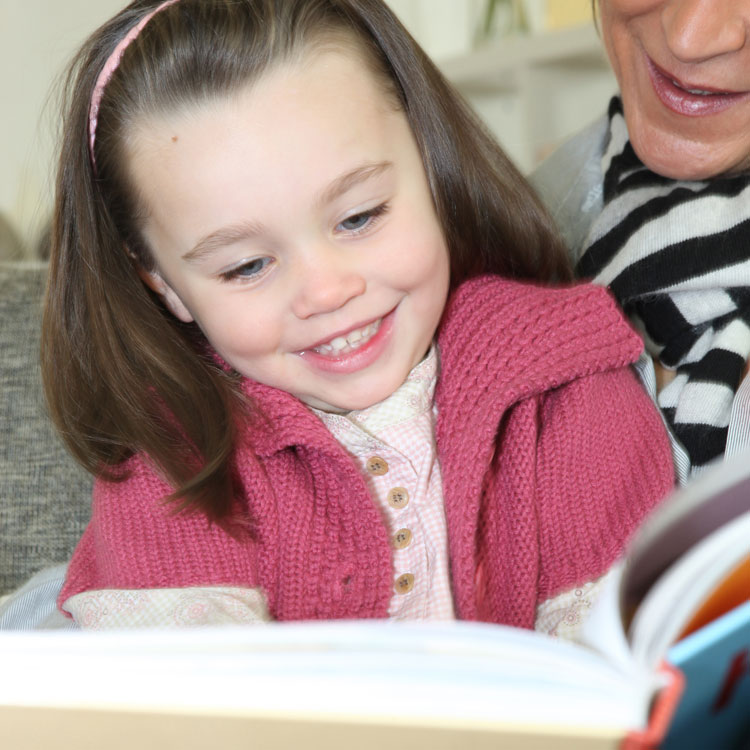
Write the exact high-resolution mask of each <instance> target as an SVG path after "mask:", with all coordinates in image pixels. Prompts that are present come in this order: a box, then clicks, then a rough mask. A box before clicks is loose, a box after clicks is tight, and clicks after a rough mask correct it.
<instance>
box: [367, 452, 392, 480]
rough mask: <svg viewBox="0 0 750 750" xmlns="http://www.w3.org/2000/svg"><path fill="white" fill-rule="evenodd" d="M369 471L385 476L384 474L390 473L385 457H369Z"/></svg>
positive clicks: (377, 475)
mask: <svg viewBox="0 0 750 750" xmlns="http://www.w3.org/2000/svg"><path fill="white" fill-rule="evenodd" d="M367 471H369V472H370V474H374V475H375V476H376V477H380V476H383V474H387V473H388V463H387V461H386V460H385V459H384V458H380V456H372V457H371V458H368V459H367Z"/></svg>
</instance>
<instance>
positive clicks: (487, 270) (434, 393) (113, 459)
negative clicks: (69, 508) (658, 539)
mask: <svg viewBox="0 0 750 750" xmlns="http://www.w3.org/2000/svg"><path fill="white" fill-rule="evenodd" d="M70 86H71V96H70V102H71V104H70V110H69V112H68V115H67V119H66V122H65V135H64V144H63V149H62V156H61V161H60V173H59V179H58V186H57V211H56V220H55V232H54V234H55V241H54V251H53V255H52V259H51V265H50V278H49V289H48V295H47V305H46V314H45V322H44V343H43V361H44V365H43V366H44V372H45V381H46V389H47V395H48V400H49V403H50V408H51V412H52V414H53V417H54V419H55V421H56V423H57V426H58V428H59V429H60V431H61V433H62V435H63V436H64V438H65V440H66V441H67V443H68V445H69V447H70V449H71V450H72V452H73V454H74V455H75V456H76V457H77V458H78V459H79V460H80V461H81V462H82V463H83V464H84V465H85V466H86V467H88V468H89V469H90V470H91V471H92V472H94V473H95V474H96V475H97V476H98V481H97V483H96V486H95V490H94V499H93V515H92V520H91V523H90V526H89V527H88V529H87V531H86V532H85V534H84V536H83V538H82V540H81V542H80V544H79V546H78V548H77V550H76V552H75V554H74V557H73V559H72V561H71V563H70V566H69V569H68V575H67V580H66V582H65V585H64V587H63V590H62V592H61V595H60V598H59V605H60V606H61V608H63V610H64V611H66V612H67V613H69V614H70V615H72V616H73V617H74V618H75V619H76V621H77V622H78V623H79V624H81V625H83V626H89V627H106V626H113V625H120V626H121V625H136V624H169V623H172V624H175V623H178V624H179V623H186V622H225V621H233V622H243V621H253V620H269V619H274V620H291V619H311V618H312V619H314V618H364V617H369V618H373V617H375V618H385V617H392V618H452V617H460V618H466V619H481V620H486V621H491V622H498V623H508V624H512V625H518V626H523V627H533V626H534V625H535V622H536V623H537V625H538V624H539V622H540V621H541V619H543V617H547V618H549V617H550V616H551V613H553V612H554V611H556V610H558V609H559V608H560V604H561V600H560V598H559V597H560V596H561V595H562V596H563V597H566V596H570V597H572V598H573V599H575V596H576V594H575V593H571V594H568V593H566V592H571V591H573V592H576V591H577V592H578V593H579V594H580V591H581V590H585V589H581V588H576V587H580V586H582V585H583V584H585V583H586V582H590V581H593V580H594V579H597V578H598V577H599V576H601V575H602V574H604V573H605V572H606V571H607V569H608V568H609V566H610V565H611V564H612V562H613V561H614V560H615V559H616V558H617V556H618V555H619V554H620V552H621V551H622V549H623V545H624V544H625V542H626V541H627V539H628V537H629V536H630V534H631V533H632V531H633V530H634V528H635V527H636V526H637V524H638V523H639V522H640V520H641V519H642V518H643V516H644V515H645V514H646V513H647V512H648V511H649V509H650V508H652V507H653V506H654V505H655V504H656V503H657V502H658V500H659V499H660V498H661V497H662V496H663V495H664V494H665V493H666V492H667V491H668V490H669V489H670V487H671V484H672V470H671V459H670V453H669V445H668V442H667V438H666V435H665V433H664V430H663V428H662V424H661V421H660V418H659V416H658V414H657V413H656V411H655V410H654V408H653V406H652V405H651V403H650V401H649V399H648V397H647V396H646V395H645V393H643V392H642V391H641V388H640V386H639V385H638V383H637V382H636V380H635V379H634V377H633V375H632V373H631V372H630V370H629V368H628V364H629V363H630V362H632V361H634V360H635V359H636V358H637V357H638V354H639V352H640V350H641V348H642V347H641V342H640V340H639V339H638V337H637V336H636V335H635V334H634V333H633V332H632V331H631V329H630V328H629V327H628V325H627V324H626V323H625V322H624V321H623V319H622V318H621V316H620V314H619V313H618V312H617V310H616V307H615V305H614V304H613V302H612V301H611V300H610V298H609V297H608V295H607V293H606V292H605V291H604V290H602V289H600V288H594V287H591V286H578V287H572V288H566V289H560V290H552V289H547V288H543V287H542V286H539V285H534V284H531V283H528V281H529V280H540V281H545V280H553V279H554V280H558V281H559V280H563V279H566V278H567V277H568V270H567V267H566V265H565V261H564V260H563V259H564V255H565V253H564V250H563V249H562V247H561V246H560V243H559V242H558V240H557V239H556V237H555V235H554V234H553V232H552V230H551V228H550V223H549V221H548V220H547V218H546V217H545V215H544V214H543V212H542V210H541V209H540V207H539V204H538V202H537V200H536V199H535V198H534V196H533V194H532V193H531V192H530V190H529V189H528V188H527V186H526V184H525V182H524V181H523V180H522V179H521V177H520V176H519V175H518V173H517V172H516V171H515V170H514V169H513V167H512V166H511V165H510V163H509V162H508V160H507V159H506V158H505V156H504V155H503V154H502V153H501V151H500V150H499V149H498V147H497V146H496V145H495V144H494V142H493V141H492V140H491V138H489V137H488V136H487V134H486V133H485V131H484V130H483V129H482V127H481V126H480V125H479V124H478V123H477V121H476V120H475V118H474V117H473V115H471V114H470V113H469V112H468V111H467V109H466V107H465V106H464V105H463V104H462V102H461V101H460V99H459V98H458V97H457V96H456V94H455V93H454V92H453V91H452V90H451V89H450V87H449V86H448V85H447V84H446V83H445V81H444V79H443V78H442V77H441V75H440V74H439V73H438V71H437V70H436V68H435V67H434V65H433V64H432V63H431V62H430V61H429V60H428V59H427V58H426V57H425V55H424V53H423V52H422V51H421V50H420V49H419V48H418V47H417V45H416V44H415V43H414V41H413V40H412V39H411V38H410V37H409V35H408V34H407V33H406V31H405V30H404V29H403V28H402V27H401V26H400V24H399V23H398V21H397V20H396V18H395V17H394V16H393V14H392V13H391V12H390V11H389V10H388V9H387V7H386V6H385V5H383V4H382V2H380V0H168V2H163V3H157V2H152V1H150V0H138V2H135V3H133V4H131V5H130V6H128V7H127V8H126V9H125V10H124V11H122V12H121V13H120V14H118V15H117V16H116V17H115V18H114V19H113V20H112V21H111V22H109V23H108V24H106V25H105V26H104V27H103V28H102V29H100V30H99V31H98V32H97V33H96V34H95V35H94V36H93V37H92V39H91V40H90V41H89V42H88V44H87V45H86V46H85V48H84V49H83V51H82V52H81V54H80V56H79V58H78V63H77V74H76V75H74V76H73V77H71V84H70ZM511 278H515V279H525V280H526V283H521V282H520V281H518V280H515V281H511V280H509V279H511ZM565 601H566V600H563V605H564V606H563V609H564V607H565V606H567V605H566V604H565Z"/></svg>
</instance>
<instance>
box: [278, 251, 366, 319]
mask: <svg viewBox="0 0 750 750" xmlns="http://www.w3.org/2000/svg"><path fill="white" fill-rule="evenodd" d="M351 252H352V251H350V250H348V249H341V248H338V247H325V248H324V247H318V248H316V249H315V250H314V251H312V252H310V253H309V254H306V257H305V259H304V261H303V262H300V263H299V264H298V265H297V267H296V268H295V273H296V274H298V279H297V283H298V288H297V293H296V295H295V298H294V302H293V305H292V309H293V312H294V314H295V315H296V316H297V317H298V318H299V319H300V320H304V319H306V318H310V317H312V316H313V315H321V314H324V313H329V312H334V311H335V310H338V309H339V308H341V307H343V306H344V305H345V304H346V303H347V302H349V301H350V300H352V299H354V298H355V297H358V296H359V295H361V294H363V293H364V292H365V290H366V288H367V281H366V279H365V277H364V275H363V274H362V273H361V272H360V271H359V269H357V268H356V264H355V263H354V262H353V258H352V256H351Z"/></svg>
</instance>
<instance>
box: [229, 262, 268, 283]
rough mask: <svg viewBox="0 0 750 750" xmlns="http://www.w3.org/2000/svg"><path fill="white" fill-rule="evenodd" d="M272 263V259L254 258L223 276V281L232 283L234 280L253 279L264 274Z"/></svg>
mask: <svg viewBox="0 0 750 750" xmlns="http://www.w3.org/2000/svg"><path fill="white" fill-rule="evenodd" d="M269 263H271V258H253V259H252V260H249V261H247V262H246V263H242V264H241V265H239V266H235V267H234V268H231V269H230V270H229V271H225V272H224V273H222V274H221V279H222V281H232V280H233V279H252V278H254V277H255V276H258V275H259V274H261V273H263V271H265V270H266V268H267V267H268V264H269Z"/></svg>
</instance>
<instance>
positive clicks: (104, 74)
mask: <svg viewBox="0 0 750 750" xmlns="http://www.w3.org/2000/svg"><path fill="white" fill-rule="evenodd" d="M176 2H177V0H165V2H163V3H162V4H161V5H157V6H156V7H155V8H154V9H153V10H152V11H150V12H148V13H146V15H145V16H143V18H141V20H140V21H139V22H138V25H137V26H134V27H133V28H132V29H130V31H128V33H127V34H126V35H125V36H124V37H123V38H122V39H121V40H120V41H119V43H118V45H117V46H116V47H115V48H114V50H113V52H112V54H111V55H110V56H109V57H108V58H107V61H106V62H105V63H104V67H103V68H102V71H101V73H99V77H98V78H97V79H96V85H95V86H94V93H93V94H92V95H91V106H90V107H89V152H90V154H91V163H92V165H94V167H95V168H96V162H95V160H94V142H95V141H96V124H97V121H98V119H99V107H100V106H101V103H102V96H104V89H105V88H106V86H107V84H108V83H109V81H110V79H111V78H112V74H113V73H114V72H115V70H117V66H118V65H119V64H120V60H122V55H123V53H124V52H125V50H126V49H127V48H128V47H129V46H130V43H131V42H132V41H133V40H134V39H135V38H136V37H137V36H138V34H140V33H141V31H142V30H143V27H144V26H145V25H146V24H147V23H148V22H149V21H150V20H151V19H152V18H153V17H154V16H155V15H156V14H157V13H158V12H159V11H161V10H164V8H166V7H167V6H168V5H173V4H174V3H176Z"/></svg>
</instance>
